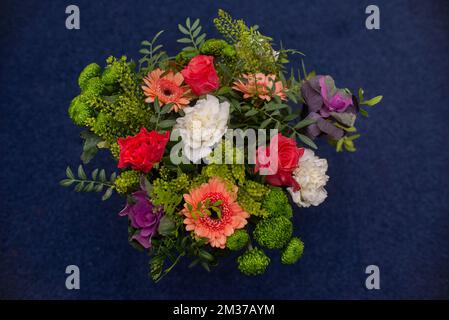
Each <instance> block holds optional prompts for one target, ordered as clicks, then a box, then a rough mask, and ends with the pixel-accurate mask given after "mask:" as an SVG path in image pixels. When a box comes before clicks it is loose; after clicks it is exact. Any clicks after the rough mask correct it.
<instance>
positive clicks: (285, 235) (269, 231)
mask: <svg viewBox="0 0 449 320" xmlns="http://www.w3.org/2000/svg"><path fill="white" fill-rule="evenodd" d="M292 232H293V224H292V222H291V221H290V220H289V219H288V218H286V217H284V216H279V217H273V218H268V219H265V220H261V221H260V222H259V223H258V224H257V225H256V229H255V230H254V239H255V240H256V241H257V242H258V243H259V244H260V245H261V246H264V247H267V248H268V249H281V248H282V247H283V246H285V245H286V244H287V242H288V240H289V239H290V238H291V236H292Z"/></svg>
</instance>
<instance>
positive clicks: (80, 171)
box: [78, 164, 87, 180]
mask: <svg viewBox="0 0 449 320" xmlns="http://www.w3.org/2000/svg"><path fill="white" fill-rule="evenodd" d="M78 177H79V178H80V179H81V180H87V175H86V172H85V171H84V169H83V166H82V165H81V164H80V165H79V166H78Z"/></svg>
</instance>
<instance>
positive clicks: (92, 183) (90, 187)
mask: <svg viewBox="0 0 449 320" xmlns="http://www.w3.org/2000/svg"><path fill="white" fill-rule="evenodd" d="M94 186H95V182H93V181H91V182H90V183H89V184H88V185H87V186H86V187H85V188H84V191H85V192H92V191H93V189H94Z"/></svg>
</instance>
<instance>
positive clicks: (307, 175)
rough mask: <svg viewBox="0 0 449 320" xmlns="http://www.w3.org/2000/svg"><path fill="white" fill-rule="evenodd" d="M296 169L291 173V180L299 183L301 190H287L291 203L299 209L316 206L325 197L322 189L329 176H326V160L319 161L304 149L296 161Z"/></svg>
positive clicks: (313, 154)
mask: <svg viewBox="0 0 449 320" xmlns="http://www.w3.org/2000/svg"><path fill="white" fill-rule="evenodd" d="M298 165H299V166H298V168H297V169H295V171H293V178H294V179H295V180H296V181H297V182H298V183H299V185H300V186H301V189H300V190H298V191H293V188H288V191H289V192H290V194H291V195H292V198H293V201H294V202H295V203H296V204H297V205H298V206H300V207H310V206H311V205H312V206H317V205H319V204H321V203H322V202H323V201H324V200H325V199H326V197H327V191H326V190H325V189H324V186H325V185H326V183H327V181H328V180H329V176H327V175H326V171H327V160H326V159H320V158H318V157H317V156H315V153H314V152H313V151H312V150H310V149H305V150H304V154H303V156H302V157H301V158H300V159H299V161H298Z"/></svg>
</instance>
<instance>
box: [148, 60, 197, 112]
mask: <svg viewBox="0 0 449 320" xmlns="http://www.w3.org/2000/svg"><path fill="white" fill-rule="evenodd" d="M143 82H145V85H144V86H142V89H143V92H144V94H145V96H147V98H146V99H145V102H153V101H154V98H156V97H157V98H158V100H159V103H160V105H164V104H168V103H173V108H172V109H173V110H175V111H176V112H177V111H178V110H180V109H182V108H184V107H185V106H187V105H188V104H189V103H190V98H189V90H188V89H187V86H183V85H182V84H183V82H184V77H183V76H182V74H181V73H179V72H178V73H173V72H172V71H169V72H167V73H165V74H164V71H162V70H161V69H155V70H153V71H151V72H150V73H148V75H147V76H146V77H144V78H143Z"/></svg>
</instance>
